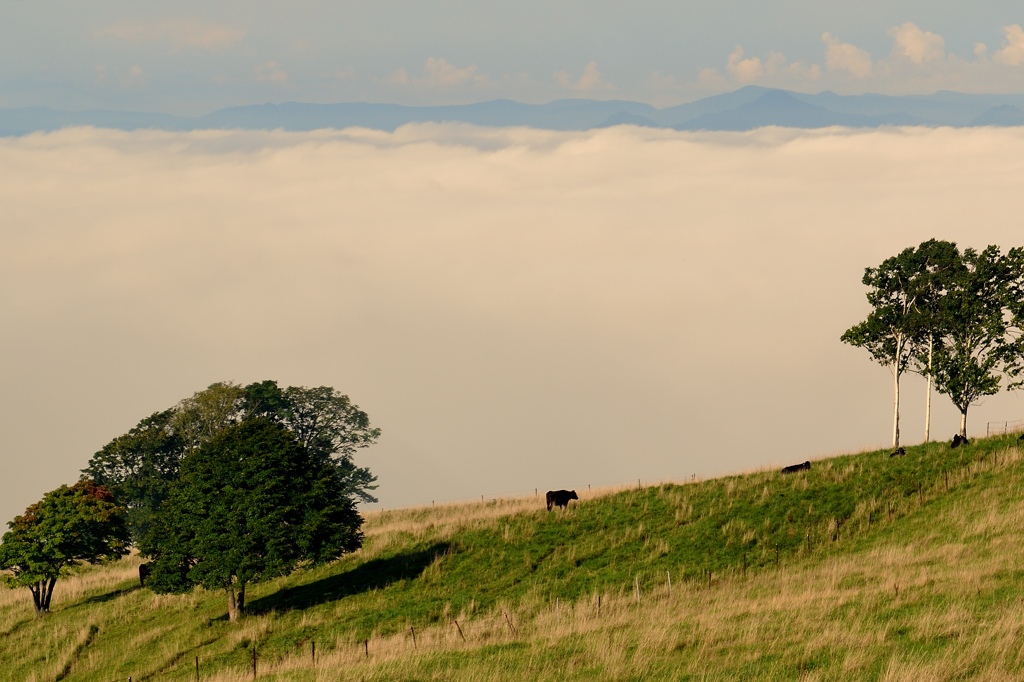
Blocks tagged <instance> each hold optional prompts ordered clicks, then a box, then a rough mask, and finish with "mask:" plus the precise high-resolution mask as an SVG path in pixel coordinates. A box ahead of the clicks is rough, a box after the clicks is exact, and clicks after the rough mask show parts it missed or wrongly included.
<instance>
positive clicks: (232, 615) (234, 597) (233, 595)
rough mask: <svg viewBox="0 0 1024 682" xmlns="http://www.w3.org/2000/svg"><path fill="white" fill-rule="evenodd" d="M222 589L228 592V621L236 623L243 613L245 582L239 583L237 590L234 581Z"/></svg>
mask: <svg viewBox="0 0 1024 682" xmlns="http://www.w3.org/2000/svg"><path fill="white" fill-rule="evenodd" d="M224 589H225V591H226V592H227V593H228V622H230V623H237V622H238V621H239V620H241V619H242V616H244V615H245V583H240V584H239V585H238V590H237V591H236V590H235V583H234V582H230V583H228V584H227V585H226V586H225V588H224Z"/></svg>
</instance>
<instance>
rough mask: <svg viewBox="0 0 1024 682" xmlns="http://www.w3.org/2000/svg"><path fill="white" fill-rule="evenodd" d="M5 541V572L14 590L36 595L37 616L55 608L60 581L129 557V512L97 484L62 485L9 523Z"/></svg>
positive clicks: (0, 553) (0, 544) (0, 545)
mask: <svg viewBox="0 0 1024 682" xmlns="http://www.w3.org/2000/svg"><path fill="white" fill-rule="evenodd" d="M7 525H8V527H9V528H10V530H9V531H7V533H5V534H4V536H3V540H2V541H0V570H5V571H8V572H9V573H8V574H7V575H6V576H4V580H5V582H6V584H7V585H8V586H9V587H27V588H28V589H29V590H30V591H31V592H32V601H33V603H34V605H35V609H36V615H37V616H41V615H43V614H44V613H46V612H47V611H49V610H50V599H51V598H52V597H53V588H54V585H55V584H56V582H57V579H58V578H60V577H61V576H64V575H67V574H68V573H69V572H71V571H72V570H73V569H74V568H75V567H77V566H79V565H80V564H82V563H83V562H88V563H92V564H96V563H100V562H103V561H110V560H114V559H117V558H119V557H122V556H124V555H125V554H127V553H128V546H129V537H128V527H127V525H126V523H125V516H124V509H123V508H122V507H120V506H118V505H117V504H116V503H115V502H114V496H113V495H112V494H111V492H110V491H109V490H108V489H107V488H105V487H103V486H101V485H98V484H97V483H96V482H94V481H79V482H78V483H76V484H75V485H73V486H71V487H68V486H66V485H62V486H61V487H59V488H57V489H56V490H53V491H50V492H48V493H46V495H44V496H43V499H42V500H40V501H39V502H36V503H35V504H33V505H31V506H30V507H29V508H28V509H26V510H25V513H24V514H22V515H21V516H18V517H15V519H14V520H13V521H10V522H8V524H7Z"/></svg>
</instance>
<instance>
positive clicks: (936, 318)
mask: <svg viewBox="0 0 1024 682" xmlns="http://www.w3.org/2000/svg"><path fill="white" fill-rule="evenodd" d="M917 250H918V256H919V258H920V268H921V270H920V272H919V273H918V275H917V283H916V288H918V289H919V291H920V295H919V296H918V300H917V303H916V306H915V307H916V310H917V313H918V314H919V316H920V319H919V325H920V327H921V328H922V329H923V330H924V338H923V339H922V341H921V343H920V344H919V347H918V354H917V357H916V358H915V362H914V363H913V364H912V365H911V368H912V369H913V371H915V372H917V373H918V374H920V375H921V376H923V377H924V378H925V406H924V442H926V443H927V442H928V441H929V440H931V423H932V422H931V419H932V385H933V383H934V374H933V372H932V368H933V365H934V362H935V341H936V336H937V335H938V334H939V330H940V327H941V320H940V306H941V303H942V299H943V296H945V294H946V292H947V290H948V289H949V286H950V279H951V278H952V277H953V275H954V273H955V272H956V271H957V269H958V268H959V267H960V251H959V249H957V246H956V244H955V243H953V242H948V241H940V240H936V239H929V240H928V241H926V242H922V243H921V245H920V246H918V247H917Z"/></svg>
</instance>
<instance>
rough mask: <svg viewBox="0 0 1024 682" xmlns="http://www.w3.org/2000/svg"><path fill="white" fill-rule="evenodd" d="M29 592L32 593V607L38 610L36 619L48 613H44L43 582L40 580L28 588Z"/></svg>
mask: <svg viewBox="0 0 1024 682" xmlns="http://www.w3.org/2000/svg"><path fill="white" fill-rule="evenodd" d="M28 589H29V591H31V592H32V606H34V607H35V609H36V618H38V617H39V616H41V615H43V614H44V613H46V612H45V611H43V599H42V595H43V581H42V580H40V581H39V582H37V583H33V584H32V585H29V586H28Z"/></svg>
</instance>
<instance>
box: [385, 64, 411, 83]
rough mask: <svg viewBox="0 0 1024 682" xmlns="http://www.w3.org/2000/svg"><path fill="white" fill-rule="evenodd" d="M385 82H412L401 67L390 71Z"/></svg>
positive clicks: (407, 73)
mask: <svg viewBox="0 0 1024 682" xmlns="http://www.w3.org/2000/svg"><path fill="white" fill-rule="evenodd" d="M387 82H388V83H390V84H391V85H409V84H410V83H412V79H411V78H409V72H408V71H406V70H405V69H404V68H402V69H396V70H395V71H393V72H391V75H390V76H388V79H387Z"/></svg>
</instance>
